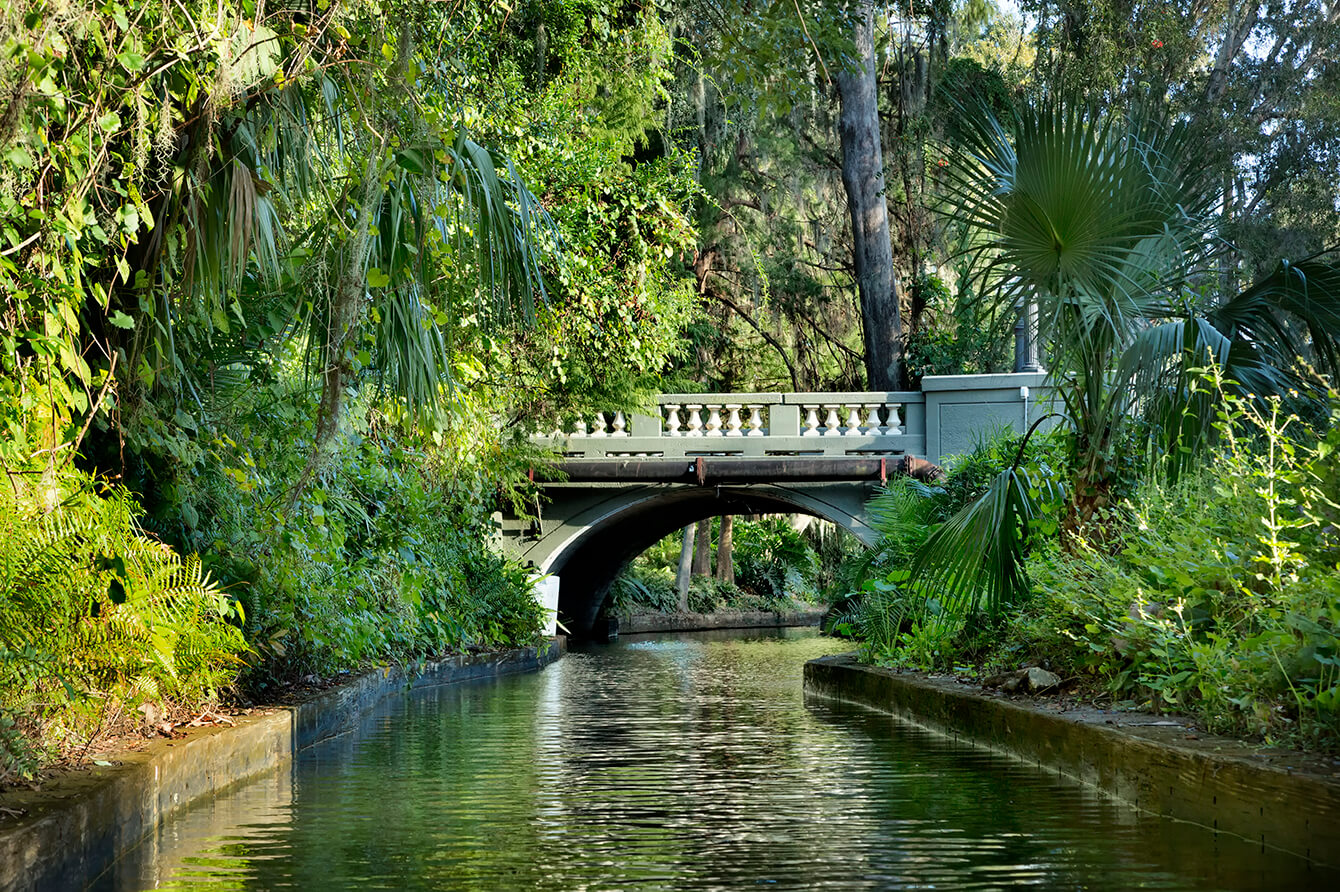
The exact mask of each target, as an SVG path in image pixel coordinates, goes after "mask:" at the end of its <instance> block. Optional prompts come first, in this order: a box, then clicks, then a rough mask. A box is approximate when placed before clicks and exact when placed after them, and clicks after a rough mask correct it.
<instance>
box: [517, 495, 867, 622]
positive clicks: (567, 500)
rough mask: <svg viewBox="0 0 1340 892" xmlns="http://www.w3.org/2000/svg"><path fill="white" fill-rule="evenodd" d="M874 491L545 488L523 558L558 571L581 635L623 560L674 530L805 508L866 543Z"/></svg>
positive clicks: (562, 597)
mask: <svg viewBox="0 0 1340 892" xmlns="http://www.w3.org/2000/svg"><path fill="white" fill-rule="evenodd" d="M872 491H873V486H872V485H871V484H870V483H869V482H865V481H844V482H825V483H822V484H786V483H773V484H751V485H746V486H693V485H667V484H642V485H635V486H631V487H630V486H624V487H619V488H612V487H611V488H597V489H590V488H586V487H576V488H573V489H568V488H566V487H557V488H555V489H551V490H550V493H549V494H550V495H551V497H553V504H552V506H551V509H550V510H549V511H547V512H546V514H547V517H546V519H544V520H542V521H541V523H540V531H539V535H538V536H537V537H535V538H533V539H532V540H531V541H530V542H528V543H527V544H526V545H525V546H524V547H523V549H522V554H521V557H522V559H523V560H524V561H528V562H530V563H531V564H533V565H534V567H535V568H536V569H537V570H538V571H539V572H541V573H546V574H554V575H556V576H557V577H558V579H559V618H560V619H561V621H562V622H563V624H564V625H565V626H566V627H567V628H568V629H569V630H570V631H571V632H572V633H573V634H574V635H576V636H579V637H582V636H587V635H589V634H590V633H591V631H592V627H593V626H594V624H595V621H596V618H597V617H598V616H599V614H600V611H601V608H602V607H603V606H604V603H605V600H606V598H607V596H608V594H609V589H610V585H611V583H613V581H614V579H615V578H616V577H617V576H618V575H619V574H620V573H621V572H623V570H624V568H625V567H627V565H628V563H629V562H630V561H632V559H633V558H635V557H637V556H638V555H639V554H641V553H642V552H644V551H646V550H647V549H648V548H650V547H651V546H652V545H654V544H655V543H656V542H658V541H659V540H660V539H662V538H663V537H665V536H667V535H669V534H671V533H673V532H675V531H676V530H680V529H683V528H684V527H686V526H688V525H689V524H691V523H695V522H697V521H699V520H704V519H706V518H709V517H717V516H720V515H725V514H809V515H812V516H814V517H819V518H822V519H824V520H828V521H831V522H833V523H835V524H837V525H838V526H840V527H842V528H843V529H845V530H847V531H848V532H850V533H852V534H853V535H855V536H856V537H857V539H859V540H860V541H862V542H863V543H865V544H867V545H869V544H871V543H873V542H874V541H875V539H876V534H875V532H874V531H873V530H872V529H871V528H870V526H869V524H868V523H867V522H866V520H865V518H864V511H863V509H864V506H865V502H866V500H867V499H868V498H869V497H870V495H871V493H872Z"/></svg>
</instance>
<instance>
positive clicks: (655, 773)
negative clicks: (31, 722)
mask: <svg viewBox="0 0 1340 892" xmlns="http://www.w3.org/2000/svg"><path fill="white" fill-rule="evenodd" d="M783 637H790V638H794V637H795V636H791V635H786V636H777V635H776V634H775V633H772V634H769V633H759V634H753V635H750V636H747V637H745V636H736V635H734V634H733V633H722V634H716V635H712V634H706V635H695V636H692V637H685V638H679V639H654V640H650V641H640V642H631V641H625V642H623V643H621V644H619V645H616V646H611V647H597V648H592V649H590V650H587V651H579V652H576V653H573V654H570V655H569V656H568V657H566V658H565V659H564V660H562V661H561V662H560V663H558V664H557V665H554V666H551V667H549V668H548V669H547V670H545V671H544V672H543V673H540V674H538V675H530V676H518V677H512V678H507V679H502V680H500V681H498V682H496V683H492V684H489V683H485V684H476V685H456V686H448V687H442V688H437V689H432V690H426V691H420V692H416V693H414V694H413V695H410V696H408V697H405V698H401V699H400V700H398V701H396V702H395V703H393V704H390V705H389V707H388V708H387V709H384V710H382V711H380V712H378V713H375V714H373V715H371V716H369V717H367V718H366V719H365V720H364V721H363V723H362V726H361V727H360V728H359V729H358V731H356V732H355V733H351V734H348V735H345V736H343V737H340V738H337V739H335V740H332V741H329V742H327V743H326V744H324V745H323V746H322V747H320V748H318V749H317V750H314V751H312V752H310V753H308V754H306V755H305V756H304V757H303V758H302V760H301V761H300V762H299V763H298V764H297V765H296V766H295V770H294V772H293V784H292V797H291V799H292V801H291V804H290V803H289V798H288V796H287V794H285V793H284V792H283V791H281V790H273V789H264V788H258V789H256V790H252V788H247V789H246V790H244V791H242V793H241V794H239V796H237V797H231V798H228V799H225V800H221V801H222V802H224V803H226V805H224V806H222V807H221V810H220V811H218V812H217V813H216V814H214V815H212V816H210V819H209V820H199V821H196V822H195V823H194V824H192V823H191V822H190V821H187V822H177V823H174V824H172V825H170V826H169V828H167V832H166V833H165V834H163V837H164V838H167V837H169V836H171V837H174V838H176V839H178V840H180V845H178V846H177V847H176V848H175V849H169V848H167V847H166V846H164V845H160V846H159V850H158V852H157V853H149V852H147V851H146V853H145V854H146V858H144V859H141V862H140V866H139V867H137V868H135V869H134V870H130V869H129V867H128V868H127V871H123V873H122V876H131V875H132V874H135V875H137V876H138V877H139V878H140V880H141V881H139V882H127V883H125V884H124V885H125V886H127V887H135V888H143V887H144V886H145V885H149V884H151V883H161V882H162V881H164V880H165V879H166V878H167V875H168V874H169V873H172V874H174V875H175V882H176V883H177V884H179V885H180V884H189V882H191V881H192V880H193V879H194V877H192V876H190V875H186V874H185V873H184V871H196V872H200V873H204V874H208V873H210V872H214V871H219V870H222V871H224V872H226V873H227V874H228V877H227V879H228V881H229V883H232V884H233V885H235V886H236V887H238V888H246V887H255V888H267V889H268V888H272V887H275V886H278V885H281V884H284V883H289V884H292V885H295V886H297V887H300V888H323V889H324V888H354V887H358V888H362V887H364V886H367V885H371V884H374V883H375V882H379V883H381V884H382V885H387V886H393V887H396V888H406V889H416V888H434V889H438V888H478V889H495V888H512V887H527V888H535V887H541V886H543V887H545V888H576V887H581V886H584V885H591V886H596V887H600V888H606V887H608V886H610V885H613V884H616V883H620V882H626V883H632V884H635V885H636V886H637V887H638V888H639V889H644V888H653V889H654V888H663V889H683V888H693V887H714V888H720V887H736V886H749V885H755V884H757V883H760V882H762V883H769V882H776V883H778V884H779V885H786V886H790V887H794V888H817V887H819V886H821V885H823V884H824V883H828V884H830V885H831V886H832V887H833V888H842V889H861V888H887V887H890V886H896V885H899V884H900V883H904V882H916V883H921V884H938V885H941V886H945V887H950V888H961V887H963V886H965V885H971V884H973V883H983V884H986V885H995V886H1003V885H1011V884H1014V883H1018V882H1024V881H1031V882H1036V883H1041V884H1043V885H1045V886H1081V885H1087V886H1090V887H1098V888H1101V887H1104V886H1106V887H1109V888H1127V887H1132V886H1135V885H1139V884H1147V885H1150V886H1154V887H1157V886H1160V885H1162V886H1164V887H1171V888H1197V887H1207V886H1208V887H1213V886H1235V887H1241V886H1244V885H1245V886H1247V887H1251V886H1252V885H1253V884H1255V885H1258V886H1259V887H1261V888H1272V887H1283V886H1288V885H1290V883H1289V882H1288V880H1289V878H1290V877H1294V876H1296V875H1297V874H1298V871H1299V870H1300V869H1301V866H1300V865H1299V864H1298V863H1297V862H1296V861H1293V860H1292V859H1284V858H1280V857H1276V856H1266V857H1265V858H1262V857H1261V856H1260V855H1259V853H1257V852H1256V851H1255V850H1253V849H1252V848H1251V847H1250V846H1246V845H1240V846H1239V845H1236V844H1232V843H1229V842H1226V841H1224V840H1220V841H1219V842H1218V844H1217V852H1216V844H1215V842H1214V840H1213V839H1212V838H1211V837H1210V836H1209V834H1207V833H1204V832H1202V831H1200V830H1197V829H1195V828H1192V827H1189V826H1187V825H1182V824H1171V823H1164V822H1161V821H1158V820H1156V819H1149V818H1140V817H1138V816H1136V815H1135V813H1133V812H1131V811H1130V810H1128V809H1125V808H1122V807H1119V806H1116V805H1113V804H1111V803H1109V802H1107V801H1106V800H1103V799H1100V798H1098V797H1096V796H1094V795H1091V794H1089V793H1087V792H1085V791H1083V790H1081V789H1079V788H1077V787H1074V786H1072V785H1070V784H1067V783H1062V782H1061V781H1059V780H1058V779H1057V778H1055V777H1054V776H1052V775H1050V774H1047V773H1046V772H1042V771H1039V770H1037V769H1036V768H1034V767H1032V766H1028V765H1024V764H1022V763H1020V762H1017V761H1013V760H1008V759H1005V758H1003V757H998V756H995V755H992V754H989V753H985V752H983V751H979V750H974V749H971V748H968V747H966V746H962V745H957V744H954V743H952V742H949V741H947V740H945V739H943V738H938V737H933V736H931V735H928V734H926V733H923V732H920V731H916V730H910V729H908V728H907V727H905V726H903V725H900V724H897V723H895V722H894V721H893V720H892V719H891V718H889V717H888V716H884V715H880V714H876V713H873V712H870V711H867V710H863V709H859V708H856V707H849V706H844V705H842V704H837V703H833V702H830V701H826V700H819V699H811V700H810V701H809V703H808V704H806V702H805V701H804V699H803V698H802V696H801V690H800V689H801V682H800V674H801V665H802V663H803V662H804V660H805V659H808V658H810V657H814V656H818V655H820V654H821V653H825V652H832V651H835V650H839V649H842V648H843V646H844V645H843V644H842V643H841V642H837V641H833V640H831V639H820V638H816V637H808V638H799V640H782V638H783ZM286 777H287V775H286ZM268 783H271V784H274V783H275V781H274V780H270V781H268ZM146 861H147V862H148V866H147V867H146V866H145V865H146ZM154 865H157V866H156V868H155V867H154ZM1174 870H1175V871H1176V872H1175V873H1174V872H1173V871H1174ZM155 871H156V872H155ZM1267 877H1268V878H1270V880H1271V882H1269V883H1268V882H1266V878H1267ZM234 879H235V882H233V880H234ZM1316 879H1317V877H1316V876H1315V875H1310V877H1309V880H1310V881H1314V883H1315V880H1316ZM225 885H227V884H225ZM215 888H218V887H217V886H215Z"/></svg>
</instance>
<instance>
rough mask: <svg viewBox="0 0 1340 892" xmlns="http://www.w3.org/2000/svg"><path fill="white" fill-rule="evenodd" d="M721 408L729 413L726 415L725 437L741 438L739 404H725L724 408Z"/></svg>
mask: <svg viewBox="0 0 1340 892" xmlns="http://www.w3.org/2000/svg"><path fill="white" fill-rule="evenodd" d="M722 408H724V409H726V411H727V412H728V413H729V415H728V416H727V418H726V436H728V437H740V436H743V434H741V433H740V426H741V425H740V404H739V403H727V404H726V405H725V406H723V407H722Z"/></svg>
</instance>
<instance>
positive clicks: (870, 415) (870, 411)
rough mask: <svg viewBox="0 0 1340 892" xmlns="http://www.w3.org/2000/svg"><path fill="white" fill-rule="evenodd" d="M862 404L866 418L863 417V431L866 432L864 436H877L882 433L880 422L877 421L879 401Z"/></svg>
mask: <svg viewBox="0 0 1340 892" xmlns="http://www.w3.org/2000/svg"><path fill="white" fill-rule="evenodd" d="M864 405H865V410H866V419H865V433H866V436H870V437H878V436H881V435H882V434H883V433H884V428H883V427H881V426H880V423H879V406H880V404H879V403H865V404H864Z"/></svg>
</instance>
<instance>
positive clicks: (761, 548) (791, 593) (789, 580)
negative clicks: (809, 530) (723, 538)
mask: <svg viewBox="0 0 1340 892" xmlns="http://www.w3.org/2000/svg"><path fill="white" fill-rule="evenodd" d="M734 552H735V581H736V583H737V584H738V585H739V587H740V588H742V589H745V590H747V591H752V592H753V593H755V594H756V595H758V596H760V597H762V598H764V599H765V600H767V601H770V602H785V601H791V600H803V601H807V602H813V601H814V600H815V598H816V597H817V592H816V591H815V576H816V574H817V565H818V561H817V557H816V555H815V553H814V549H813V548H811V547H810V544H809V543H808V542H806V541H805V537H804V536H803V535H802V534H801V533H800V532H798V531H797V530H796V529H795V528H794V527H792V526H791V524H790V523H788V522H787V519H786V518H785V517H765V518H763V519H762V520H758V521H743V522H740V523H737V524H736V525H735V547H734Z"/></svg>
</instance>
